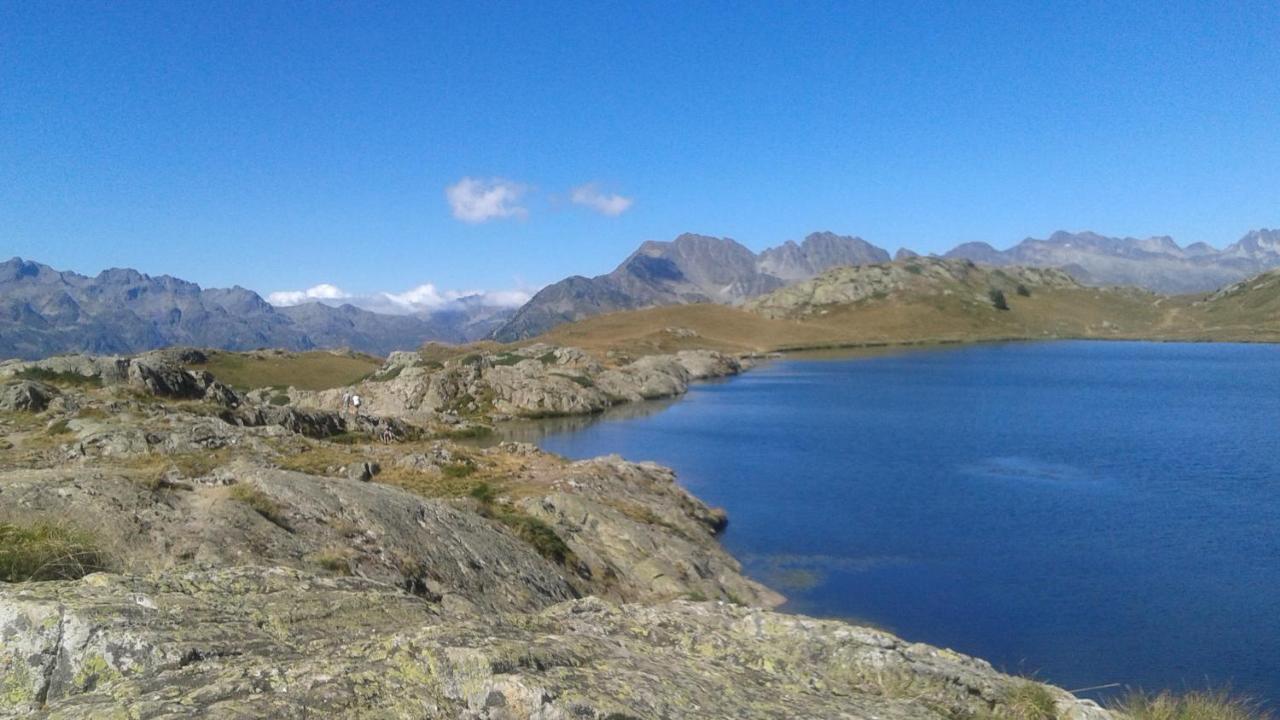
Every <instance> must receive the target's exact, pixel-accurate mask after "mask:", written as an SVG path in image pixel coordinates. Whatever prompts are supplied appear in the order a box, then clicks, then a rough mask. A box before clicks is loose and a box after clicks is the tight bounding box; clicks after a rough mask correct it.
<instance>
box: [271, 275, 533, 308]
mask: <svg viewBox="0 0 1280 720" xmlns="http://www.w3.org/2000/svg"><path fill="white" fill-rule="evenodd" d="M532 296H533V291H530V290H525V289H522V288H513V289H508V290H447V289H441V288H438V287H436V285H435V284H434V283H424V284H422V285H418V286H416V287H412V288H409V289H408V290H405V291H403V292H375V293H369V294H365V295H359V294H356V293H350V292H347V291H346V290H343V289H342V288H339V287H337V286H336V285H332V284H330V283H321V284H319V285H315V286H313V287H310V288H307V289H306V290H278V291H276V292H273V293H270V294H269V295H267V302H269V303H271V304H272V305H275V306H277V307H290V306H294V305H301V304H303V303H308V302H319V303H323V304H325V305H332V306H338V305H353V306H355V307H358V308H361V309H362V310H369V311H371V312H376V313H384V314H388V315H414V314H423V313H426V314H430V313H433V312H436V311H439V310H450V309H454V308H456V307H458V306H460V305H464V304H467V305H474V306H483V307H492V308H515V307H519V306H521V305H523V304H525V303H526V302H528V301H529V298H531V297H532Z"/></svg>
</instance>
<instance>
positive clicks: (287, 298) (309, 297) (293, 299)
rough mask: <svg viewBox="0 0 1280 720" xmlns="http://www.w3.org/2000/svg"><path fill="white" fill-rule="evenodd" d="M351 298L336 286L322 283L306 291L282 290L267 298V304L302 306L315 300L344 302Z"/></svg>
mask: <svg viewBox="0 0 1280 720" xmlns="http://www.w3.org/2000/svg"><path fill="white" fill-rule="evenodd" d="M349 297H351V295H349V294H347V293H346V292H344V291H343V290H342V288H340V287H338V286H336V285H330V284H329V283H320V284H319V285H313V286H312V287H309V288H307V289H306V290H280V291H278V292H273V293H271V294H270V295H268V296H267V302H269V303H271V304H272V305H301V304H302V303H305V302H312V301H315V300H320V301H323V300H344V299H346V298H349Z"/></svg>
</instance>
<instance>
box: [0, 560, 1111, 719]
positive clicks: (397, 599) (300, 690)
mask: <svg viewBox="0 0 1280 720" xmlns="http://www.w3.org/2000/svg"><path fill="white" fill-rule="evenodd" d="M0 637H4V638H5V643H4V644H3V645H0V669H2V670H3V675H0V677H2V678H3V680H2V681H0V690H2V692H0V716H4V717H28V716H31V715H32V714H35V715H36V716H39V717H46V718H65V719H71V718H84V719H87V718H104V717H130V718H139V719H140V720H150V719H152V718H168V717H179V716H189V715H190V714H191V713H192V712H193V711H197V712H200V713H201V714H204V715H206V716H215V717H274V718H308V717H339V718H346V717H351V718H354V717H379V718H421V717H473V718H492V719H494V720H497V719H499V718H546V719H548V720H551V719H555V718H563V719H566V720H567V719H569V718H641V717H699V718H726V719H728V718H733V719H734V720H737V719H739V718H757V717H823V718H867V717H876V718H883V719H884V720H906V719H907V718H919V719H932V718H936V719H937V720H946V719H948V718H955V717H991V716H996V717H998V716H1000V714H1001V713H1006V711H1005V708H1006V707H1007V703H1008V701H1009V699H1010V698H1011V697H1012V696H1013V695H1014V694H1015V693H1016V692H1017V689H1018V688H1019V687H1021V686H1022V685H1024V684H1025V683H1026V681H1024V680H1018V679H1015V678H1010V677H1008V676H1004V675H1001V674H999V673H997V672H995V671H993V670H992V669H991V667H990V666H989V665H987V664H986V663H984V662H982V661H980V660H975V659H972V658H968V657H965V656H963V655H959V654H956V653H952V652H949V651H945V650H938V649H936V648H930V647H928V646H924V645H914V644H910V643H906V642H904V641H902V640H900V639H898V638H896V637H893V636H892V635H889V634H887V633H883V632H879V631H876V630H871V629H867V628H859V627H854V626H850V625H846V624H844V623H839V622H833V621H820V620H812V619H809V618H804V617H799V616H789V615H779V614H775V613H771V612H763V611H760V610H754V609H749V608H741V607H732V606H729V605H725V604H722V603H671V604H659V605H654V606H645V605H614V604H611V603H608V602H605V601H601V600H597V599H583V600H575V601H570V602H566V603H561V604H558V605H554V606H552V607H549V608H546V609H545V610H542V611H538V612H532V613H516V612H510V611H507V612H499V613H480V614H474V615H471V616H468V617H465V618H456V617H455V618H448V619H446V618H445V617H444V616H443V615H442V614H441V612H440V610H439V609H438V608H437V607H436V606H435V605H434V604H432V603H431V602H429V601H427V600H424V599H422V598H420V597H415V596H413V595H410V594H407V593H403V592H398V591H396V590H395V589H394V588H389V587H387V586H386V585H381V584H378V583H375V582H372V581H369V580H365V579H361V578H333V577H316V576H314V575H309V574H305V573H300V572H298V571H294V570H288V569H283V568H258V567H247V568H237V569H220V570H208V571H189V572H184V573H178V574H174V575H171V576H168V577H159V578H140V577H124V576H114V575H92V576H89V577H87V578H85V579H83V580H79V581H75V582H59V583H44V584H38V585H27V586H9V587H0ZM1045 692H1046V693H1048V697H1049V698H1051V699H1052V701H1053V702H1054V703H1055V704H1056V706H1057V714H1058V716H1059V717H1061V718H1063V719H1064V720H1109V716H1108V714H1107V713H1106V712H1105V711H1103V710H1101V709H1099V708H1097V707H1096V706H1094V705H1092V704H1090V703H1086V702H1082V701H1079V700H1076V699H1075V698H1073V697H1071V696H1070V695H1068V694H1067V693H1065V692H1062V691H1060V690H1056V689H1051V688H1045ZM1006 715H1007V713H1006Z"/></svg>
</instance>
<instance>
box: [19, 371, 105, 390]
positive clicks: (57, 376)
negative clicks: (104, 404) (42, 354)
mask: <svg viewBox="0 0 1280 720" xmlns="http://www.w3.org/2000/svg"><path fill="white" fill-rule="evenodd" d="M14 377H16V378H21V379H23V380H35V381H37V382H43V383H48V384H50V385H63V386H68V385H69V386H72V387H102V378H100V377H98V376H97V375H81V374H80V373H77V372H54V371H53V370H46V369H45V368H39V367H29V368H23V369H22V370H19V371H18V372H17V373H15V374H14Z"/></svg>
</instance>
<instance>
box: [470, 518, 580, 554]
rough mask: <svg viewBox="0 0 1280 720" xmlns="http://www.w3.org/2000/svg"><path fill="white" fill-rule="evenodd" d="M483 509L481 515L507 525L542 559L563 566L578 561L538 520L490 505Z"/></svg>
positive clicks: (547, 527)
mask: <svg viewBox="0 0 1280 720" xmlns="http://www.w3.org/2000/svg"><path fill="white" fill-rule="evenodd" d="M481 508H482V513H481V514H483V515H484V516H485V517H488V518H492V519H493V520H496V521H498V522H500V523H502V524H503V525H505V526H506V527H507V528H508V529H509V530H511V531H512V532H513V533H515V536H516V537H518V538H520V539H521V540H523V541H524V542H526V543H528V544H529V545H530V546H532V547H533V549H534V550H536V551H537V552H538V554H539V555H541V556H542V557H544V558H546V559H548V560H551V561H553V562H556V563H559V564H561V565H569V564H571V563H572V562H573V561H575V560H576V559H577V558H576V556H575V555H574V554H573V551H572V550H570V549H569V546H568V545H566V544H565V543H564V541H563V540H561V539H560V536H559V535H557V534H556V532H555V530H552V529H551V526H550V525H548V524H546V523H544V522H542V521H541V520H539V519H538V518H536V517H533V516H532V515H526V514H524V513H522V512H520V511H518V510H514V509H511V508H506V507H498V506H496V505H493V504H490V503H485V504H482V505H481Z"/></svg>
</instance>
